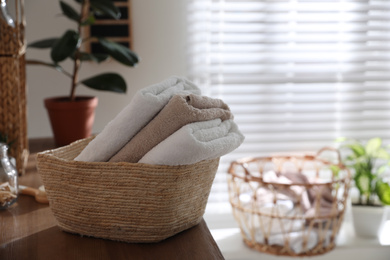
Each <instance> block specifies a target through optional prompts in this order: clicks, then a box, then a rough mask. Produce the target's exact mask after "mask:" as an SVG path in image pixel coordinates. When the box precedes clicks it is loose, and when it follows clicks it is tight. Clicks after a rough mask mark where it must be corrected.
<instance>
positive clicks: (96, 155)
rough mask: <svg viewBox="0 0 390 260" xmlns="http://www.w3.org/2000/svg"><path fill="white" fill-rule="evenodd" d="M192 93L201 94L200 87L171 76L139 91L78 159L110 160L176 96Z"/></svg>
mask: <svg viewBox="0 0 390 260" xmlns="http://www.w3.org/2000/svg"><path fill="white" fill-rule="evenodd" d="M191 93H194V94H199V95H200V89H199V88H198V87H197V86H195V85H194V84H193V83H192V82H190V81H188V80H186V79H184V78H180V77H171V78H168V79H167V80H165V81H163V82H161V83H159V84H155V85H151V86H149V87H146V88H143V89H141V90H139V91H138V92H137V93H136V94H135V95H134V97H133V98H132V100H131V102H130V103H129V104H128V105H127V106H126V107H125V108H124V109H123V110H122V111H121V112H120V113H119V114H118V115H117V116H116V117H115V118H114V119H113V120H112V121H111V122H109V123H108V124H107V125H106V126H105V128H104V129H103V131H102V132H101V133H100V134H98V135H97V136H96V137H95V139H94V140H92V141H91V142H90V143H89V144H88V145H87V147H85V149H84V150H83V151H82V152H81V153H80V155H78V156H77V157H76V158H75V160H76V161H87V162H105V161H108V160H109V159H110V158H111V157H112V156H113V155H115V154H116V153H117V152H118V151H119V150H120V149H121V148H122V147H123V146H124V145H125V144H126V143H128V142H129V140H130V139H131V138H133V137H134V136H135V135H136V134H137V133H138V132H139V131H140V130H141V129H142V128H143V127H144V126H145V125H147V124H148V122H149V121H150V120H152V119H153V118H154V117H155V116H156V115H157V114H158V113H159V112H160V111H161V109H163V108H164V106H165V105H166V104H167V103H168V101H169V100H170V99H171V98H172V97H173V96H174V95H177V94H191Z"/></svg>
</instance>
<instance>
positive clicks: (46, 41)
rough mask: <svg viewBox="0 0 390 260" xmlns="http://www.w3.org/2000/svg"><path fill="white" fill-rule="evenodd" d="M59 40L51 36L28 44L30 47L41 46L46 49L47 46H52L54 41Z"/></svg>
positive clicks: (40, 47)
mask: <svg viewBox="0 0 390 260" xmlns="http://www.w3.org/2000/svg"><path fill="white" fill-rule="evenodd" d="M57 40H58V38H49V39H44V40H39V41H35V42H32V43H30V44H29V45H28V47H31V48H39V49H45V48H51V47H53V45H54V43H55V42H56V41H57Z"/></svg>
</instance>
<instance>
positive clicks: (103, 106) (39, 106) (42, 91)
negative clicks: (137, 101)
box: [25, 0, 186, 138]
mask: <svg viewBox="0 0 390 260" xmlns="http://www.w3.org/2000/svg"><path fill="white" fill-rule="evenodd" d="M131 1H132V2H131V4H132V7H133V9H132V22H133V37H134V40H133V46H134V47H133V50H134V51H135V52H136V53H137V54H138V55H139V57H140V58H141V61H140V63H139V65H138V66H137V67H135V68H129V67H125V66H122V65H120V64H118V63H117V62H115V61H109V62H107V63H105V64H103V65H96V64H92V63H84V64H83V67H82V69H81V76H80V78H87V77H89V76H92V75H94V74H97V73H98V72H108V71H116V72H118V73H120V74H121V75H122V76H123V77H124V78H125V80H126V82H127V85H128V91H127V94H116V93H110V92H100V91H95V90H90V89H88V88H86V87H84V86H79V88H78V89H77V94H87V95H96V96H97V97H98V98H99V106H98V108H97V111H96V119H95V125H94V129H93V132H94V133H98V132H100V131H101V130H102V129H103V127H104V126H105V125H106V124H107V123H108V122H109V121H110V120H111V119H112V118H113V117H114V116H115V115H116V114H117V113H118V112H119V111H120V110H121V109H122V108H123V107H124V106H125V105H126V104H128V102H129V101H130V100H131V98H132V96H133V95H134V93H135V92H136V91H137V90H138V89H140V88H143V87H145V86H148V85H150V84H154V83H157V82H160V81H162V80H164V79H165V78H167V77H169V76H171V75H178V76H185V75H186V31H185V21H186V1H180V0H164V1H153V0H131ZM67 2H68V3H70V4H72V3H73V1H67ZM25 13H26V22H27V27H26V39H27V41H28V42H32V41H35V40H40V39H44V38H50V37H59V36H61V35H62V34H63V33H64V32H65V30H66V29H67V28H74V27H72V26H73V23H71V22H69V21H68V19H67V18H64V17H62V16H60V14H61V10H60V7H59V1H46V0H34V1H26V3H25ZM27 59H44V60H46V61H49V60H50V59H49V53H48V51H47V50H37V49H27ZM67 65H70V64H67ZM27 85H28V96H27V97H28V136H29V137H30V138H33V137H46V136H51V135H52V133H51V129H50V124H49V120H48V116H47V112H46V110H45V108H44V106H43V99H44V98H46V97H51V96H58V95H68V94H69V92H70V87H69V86H70V80H69V78H67V77H65V76H64V75H63V74H61V73H59V72H57V71H55V70H53V69H50V68H46V67H42V66H33V65H28V66H27Z"/></svg>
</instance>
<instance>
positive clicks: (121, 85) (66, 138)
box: [27, 0, 138, 145]
mask: <svg viewBox="0 0 390 260" xmlns="http://www.w3.org/2000/svg"><path fill="white" fill-rule="evenodd" d="M59 3H60V7H61V10H62V14H63V15H64V16H65V17H66V18H69V19H70V20H71V21H73V22H75V29H68V30H67V31H66V32H64V33H63V34H62V36H61V37H58V38H56V37H55V38H48V39H44V40H39V41H36V42H33V43H30V44H29V45H28V47H30V48H41V49H50V57H51V62H46V61H38V60H27V64H32V65H44V66H48V67H51V68H53V69H56V70H57V71H60V72H62V73H64V74H65V75H66V76H68V77H69V78H70V93H69V95H68V96H63V97H55V98H47V99H45V100H44V103H45V107H46V108H47V110H48V113H49V117H50V121H51V126H52V130H53V133H54V138H55V140H56V143H57V144H58V145H65V144H69V143H70V142H72V141H75V140H77V139H81V138H84V137H87V136H89V135H90V134H91V129H92V125H93V119H94V111H95V107H96V106H97V98H96V97H86V96H77V95H76V89H77V87H78V86H79V85H84V86H86V87H89V88H92V89H95V90H103V91H112V92H117V93H125V92H126V89H127V86H126V82H125V80H124V79H123V78H122V77H121V76H120V75H119V74H117V73H112V72H110V73H103V74H99V75H95V76H93V77H89V78H86V79H81V80H80V79H79V71H80V67H81V64H82V62H84V61H91V62H97V63H100V62H102V61H104V60H106V59H108V58H109V57H111V58H113V59H115V60H117V61H118V62H120V63H122V64H124V65H126V66H135V65H136V64H137V63H138V57H137V55H136V54H135V53H134V52H133V51H131V50H130V49H128V48H127V47H125V46H123V45H121V44H118V43H115V42H113V41H110V40H108V39H105V38H101V37H84V36H83V32H84V30H83V27H85V26H90V25H92V24H94V22H95V20H96V17H98V16H99V15H105V16H109V17H112V18H114V19H118V18H119V17H120V11H119V9H118V8H117V7H116V6H115V5H114V4H113V3H112V1H111V0H75V4H77V5H78V6H79V11H76V10H75V9H74V8H73V7H72V6H71V5H69V4H67V3H66V2H64V1H60V2H59ZM91 40H96V41H97V42H98V44H99V45H100V46H101V47H102V48H103V50H104V53H98V54H96V53H87V52H85V51H84V50H83V48H82V47H83V43H86V42H88V41H91ZM68 59H70V60H71V61H72V64H73V69H72V72H68V71H66V69H65V68H64V67H63V66H61V65H60V63H61V62H63V61H65V60H68Z"/></svg>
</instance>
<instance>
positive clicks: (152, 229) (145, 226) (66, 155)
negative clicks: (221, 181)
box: [37, 138, 219, 242]
mask: <svg viewBox="0 0 390 260" xmlns="http://www.w3.org/2000/svg"><path fill="white" fill-rule="evenodd" d="M90 140H91V138H87V139H83V140H79V141H76V142H74V143H72V144H70V145H68V146H65V147H62V148H58V149H55V150H49V151H45V152H43V153H39V154H38V156H37V167H38V171H39V173H40V175H41V177H42V180H43V183H44V186H45V189H46V192H47V196H48V199H49V201H50V207H51V210H52V211H53V214H54V216H55V218H56V220H57V222H58V225H59V227H60V228H61V229H63V230H65V231H68V232H72V233H77V234H81V235H86V236H93V237H99V238H106V239H111V240H118V241H125V242H158V241H161V240H163V239H166V238H168V237H170V236H173V235H175V234H177V233H179V232H181V231H183V230H186V229H188V228H190V227H192V226H194V225H196V224H198V223H199V222H200V221H201V220H202V217H203V214H204V211H205V207H206V203H207V199H208V196H209V193H210V189H211V185H212V182H213V180H214V177H215V173H216V171H217V168H218V164H219V159H214V160H209V161H201V162H199V163H196V164H192V165H181V166H166V165H149V164H141V163H124V162H119V163H107V162H80V161H74V160H73V159H74V158H75V157H76V156H77V155H78V154H79V153H80V152H81V151H82V149H83V148H84V147H85V146H86V145H87V144H88V142H89V141H90Z"/></svg>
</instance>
